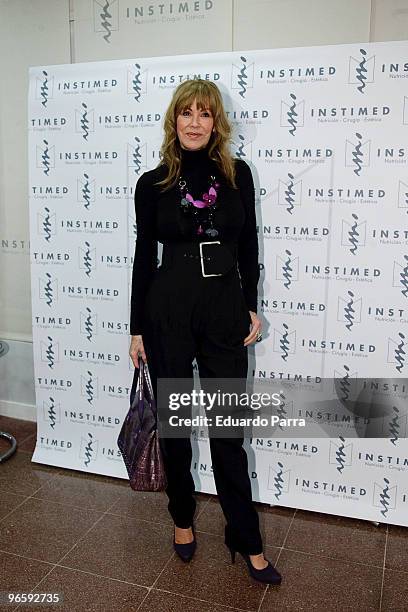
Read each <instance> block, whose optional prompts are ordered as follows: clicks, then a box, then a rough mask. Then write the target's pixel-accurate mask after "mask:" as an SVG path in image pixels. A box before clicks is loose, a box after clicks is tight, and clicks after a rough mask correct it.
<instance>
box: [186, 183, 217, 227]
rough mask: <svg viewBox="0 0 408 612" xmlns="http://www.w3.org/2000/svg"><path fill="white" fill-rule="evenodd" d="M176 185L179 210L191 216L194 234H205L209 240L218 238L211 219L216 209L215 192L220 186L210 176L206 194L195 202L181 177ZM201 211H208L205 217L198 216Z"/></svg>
mask: <svg viewBox="0 0 408 612" xmlns="http://www.w3.org/2000/svg"><path fill="white" fill-rule="evenodd" d="M178 184H179V189H180V194H181V200H180V204H179V206H180V209H181V210H182V212H183V213H184V214H190V215H192V216H193V219H194V222H195V225H196V234H197V235H198V236H200V235H201V234H204V233H205V234H206V235H207V236H210V237H211V238H215V237H216V236H218V230H217V229H215V227H214V224H213V219H214V212H215V211H216V210H217V208H218V202H217V195H218V191H217V190H218V188H219V186H220V185H219V183H217V182H216V180H215V176H212V175H211V176H210V187H209V189H208V192H206V193H203V195H202V198H203V199H202V200H195V199H194V198H193V196H192V195H191V193H190V192H189V188H188V186H187V182H186V180H185V179H184V178H183V177H182V176H180V177H179V181H178ZM203 209H206V210H207V211H208V214H207V217H203V215H202V214H200V210H203ZM206 226H207V227H206ZM204 228H205V229H204Z"/></svg>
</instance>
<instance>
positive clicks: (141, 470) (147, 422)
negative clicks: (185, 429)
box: [117, 357, 167, 491]
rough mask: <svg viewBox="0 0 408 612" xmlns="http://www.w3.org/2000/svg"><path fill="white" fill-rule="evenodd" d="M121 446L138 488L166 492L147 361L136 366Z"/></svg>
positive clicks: (154, 404) (121, 433)
mask: <svg viewBox="0 0 408 612" xmlns="http://www.w3.org/2000/svg"><path fill="white" fill-rule="evenodd" d="M117 443H118V446H119V449H120V452H121V454H122V457H123V460H124V462H125V465H126V469H127V472H128V475H129V484H130V486H131V488H132V489H133V490H135V491H163V490H164V489H165V488H166V486H167V479H166V473H165V470H164V463H163V457H162V454H161V449H160V444H159V437H158V431H157V407H156V400H155V398H154V393H153V387H152V383H151V379H150V374H149V369H148V367H147V363H144V361H143V359H142V358H141V357H140V358H139V368H138V369H137V368H135V372H134V376H133V384H132V389H131V391H130V408H129V412H128V413H127V415H126V418H125V420H124V421H123V424H122V428H121V430H120V433H119V437H118V441H117Z"/></svg>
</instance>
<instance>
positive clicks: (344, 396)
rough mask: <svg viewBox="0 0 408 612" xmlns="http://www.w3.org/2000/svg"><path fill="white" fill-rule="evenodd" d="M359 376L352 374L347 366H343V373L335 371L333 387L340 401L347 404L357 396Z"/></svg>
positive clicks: (355, 373)
mask: <svg viewBox="0 0 408 612" xmlns="http://www.w3.org/2000/svg"><path fill="white" fill-rule="evenodd" d="M357 375H358V374H357V372H350V367H349V366H348V365H347V364H344V365H343V370H342V371H337V370H334V381H333V383H334V385H333V387H334V392H335V393H336V394H337V397H338V398H339V400H340V401H342V402H346V401H348V400H349V399H350V396H353V395H355V390H356V383H357Z"/></svg>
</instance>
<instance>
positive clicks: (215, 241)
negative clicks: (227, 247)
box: [198, 240, 222, 277]
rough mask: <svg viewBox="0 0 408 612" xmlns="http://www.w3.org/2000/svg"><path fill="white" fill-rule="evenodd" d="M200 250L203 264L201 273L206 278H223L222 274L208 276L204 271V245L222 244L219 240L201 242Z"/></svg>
mask: <svg viewBox="0 0 408 612" xmlns="http://www.w3.org/2000/svg"><path fill="white" fill-rule="evenodd" d="M198 244H199V249H200V263H201V273H202V275H203V276H204V277H207V276H222V274H206V273H205V271H204V256H203V248H202V247H203V244H221V243H220V241H219V240H210V241H209V242H199V243H198Z"/></svg>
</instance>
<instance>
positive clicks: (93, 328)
mask: <svg viewBox="0 0 408 612" xmlns="http://www.w3.org/2000/svg"><path fill="white" fill-rule="evenodd" d="M79 314H80V321H79V327H80V333H81V334H83V335H85V336H86V339H87V340H89V342H91V340H93V338H94V336H95V335H96V334H97V333H98V315H97V314H95V313H92V311H91V309H90V308H89V307H87V308H86V309H85V312H83V311H82V312H80V313H79Z"/></svg>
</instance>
